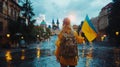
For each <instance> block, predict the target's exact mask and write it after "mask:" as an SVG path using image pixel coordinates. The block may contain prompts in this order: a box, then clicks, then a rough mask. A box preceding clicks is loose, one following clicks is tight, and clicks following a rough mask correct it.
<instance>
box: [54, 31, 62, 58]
mask: <svg viewBox="0 0 120 67" xmlns="http://www.w3.org/2000/svg"><path fill="white" fill-rule="evenodd" d="M61 38H62V35H61V33H60V34H59V35H58V38H57V40H56V42H55V45H56V51H55V55H56V57H57V59H59V52H60V50H59V47H60V39H61Z"/></svg>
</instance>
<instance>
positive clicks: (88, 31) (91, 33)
mask: <svg viewBox="0 0 120 67" xmlns="http://www.w3.org/2000/svg"><path fill="white" fill-rule="evenodd" d="M81 30H82V32H83V33H84V35H85V36H86V38H87V39H88V41H89V42H91V41H93V40H94V39H95V38H96V37H97V31H96V29H95V27H94V26H93V24H92V23H91V21H90V19H89V17H88V15H87V16H86V18H85V20H84V22H83V25H82V28H81Z"/></svg>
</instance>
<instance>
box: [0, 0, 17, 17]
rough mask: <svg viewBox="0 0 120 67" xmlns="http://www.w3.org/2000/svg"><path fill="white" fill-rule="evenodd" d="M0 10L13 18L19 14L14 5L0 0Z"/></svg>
mask: <svg viewBox="0 0 120 67" xmlns="http://www.w3.org/2000/svg"><path fill="white" fill-rule="evenodd" d="M3 7H4V8H3ZM0 12H1V13H3V14H6V15H9V16H10V17H13V18H15V19H16V17H17V16H18V15H19V13H18V11H17V10H16V9H15V8H14V7H12V6H10V5H8V3H6V2H1V1H0Z"/></svg>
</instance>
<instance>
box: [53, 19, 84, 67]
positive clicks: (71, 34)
mask: <svg viewBox="0 0 120 67" xmlns="http://www.w3.org/2000/svg"><path fill="white" fill-rule="evenodd" d="M80 35H81V34H80ZM80 35H79V36H78V34H77V32H76V31H73V29H72V27H71V24H70V19H69V18H65V19H64V20H63V28H62V30H61V32H60V33H59V34H58V39H57V41H56V43H55V44H56V46H57V48H56V51H55V55H56V58H57V60H58V61H59V62H60V65H61V67H67V66H69V67H75V66H76V65H77V62H78V59H79V56H78V47H77V44H78V43H82V42H83V41H84V38H83V37H81V36H80Z"/></svg>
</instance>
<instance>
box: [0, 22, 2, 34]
mask: <svg viewBox="0 0 120 67" xmlns="http://www.w3.org/2000/svg"><path fill="white" fill-rule="evenodd" d="M1 31H3V23H2V22H0V32H1Z"/></svg>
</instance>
